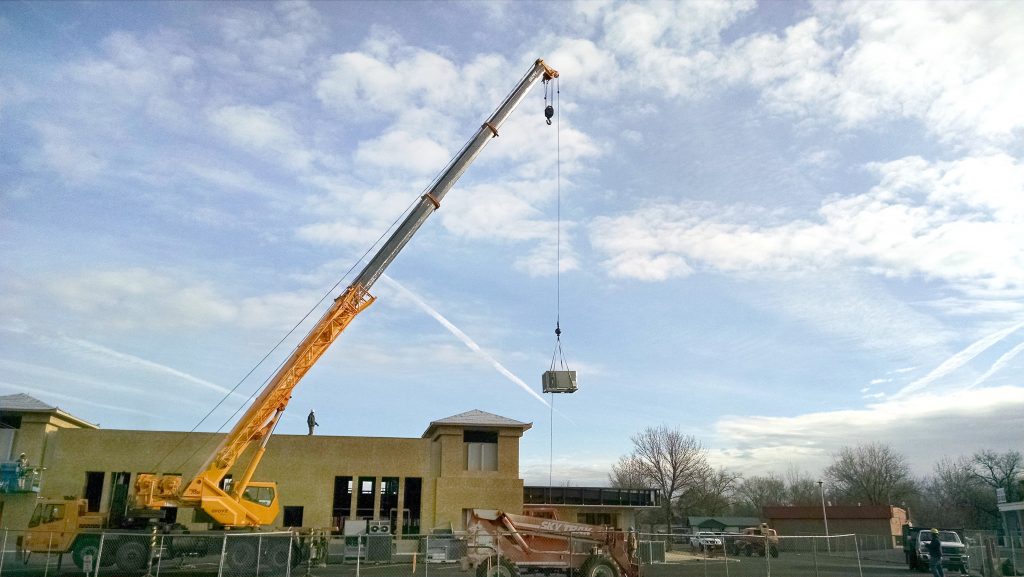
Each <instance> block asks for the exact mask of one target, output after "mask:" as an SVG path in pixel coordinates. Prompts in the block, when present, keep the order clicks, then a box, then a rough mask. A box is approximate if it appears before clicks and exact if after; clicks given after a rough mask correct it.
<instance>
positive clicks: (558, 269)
mask: <svg viewBox="0 0 1024 577" xmlns="http://www.w3.org/2000/svg"><path fill="white" fill-rule="evenodd" d="M552 92H553V93H554V94H551V93H552ZM549 95H550V97H551V103H549V102H548V98H549ZM561 96H562V87H561V84H560V79H559V78H555V79H554V87H551V86H550V84H549V83H545V84H544V104H545V106H544V116H546V117H547V122H548V124H549V125H550V124H551V117H552V115H554V116H555V198H556V201H555V214H556V217H555V218H556V220H555V231H556V232H555V350H554V351H553V352H552V354H551V368H550V369H549V370H551V371H554V370H555V369H556V368H557V366H556V362H555V359H556V357H557V359H558V363H557V364H558V366H561V368H562V370H568V367H567V365H566V362H565V354H564V353H563V352H562V324H561V323H562V106H561V104H562V103H561ZM552 104H554V105H555V106H552ZM550 395H551V402H550V403H549V404H548V408H549V411H550V414H549V415H548V419H549V422H550V423H551V427H550V429H549V435H550V436H549V439H548V443H549V446H548V501H549V502H550V501H551V491H552V485H553V473H554V462H555V393H554V392H553V391H552V392H551V393H550Z"/></svg>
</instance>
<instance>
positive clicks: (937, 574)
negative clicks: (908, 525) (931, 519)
mask: <svg viewBox="0 0 1024 577" xmlns="http://www.w3.org/2000/svg"><path fill="white" fill-rule="evenodd" d="M927 547H928V568H929V569H931V570H932V576H933V577H945V576H944V574H943V572H942V540H941V539H939V530H938V529H932V540H931V541H929V542H928V545H927Z"/></svg>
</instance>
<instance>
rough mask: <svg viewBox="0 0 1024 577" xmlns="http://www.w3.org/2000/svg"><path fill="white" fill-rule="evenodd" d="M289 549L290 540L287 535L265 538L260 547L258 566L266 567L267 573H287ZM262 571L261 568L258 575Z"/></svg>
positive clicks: (261, 573)
mask: <svg viewBox="0 0 1024 577" xmlns="http://www.w3.org/2000/svg"><path fill="white" fill-rule="evenodd" d="M290 549H291V542H290V539H289V538H287V537H269V538H265V539H264V540H263V546H262V548H261V549H260V568H261V569H262V568H263V567H266V574H267V575H284V574H285V573H287V569H286V568H287V567H288V553H289V550H290ZM263 573H264V571H263V570H261V571H260V575H263Z"/></svg>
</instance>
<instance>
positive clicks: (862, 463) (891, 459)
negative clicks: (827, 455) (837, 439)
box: [825, 443, 917, 505]
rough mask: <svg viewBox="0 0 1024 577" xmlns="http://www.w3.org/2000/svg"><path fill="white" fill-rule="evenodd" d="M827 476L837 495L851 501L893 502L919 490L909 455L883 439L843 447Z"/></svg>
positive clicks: (900, 500)
mask: <svg viewBox="0 0 1024 577" xmlns="http://www.w3.org/2000/svg"><path fill="white" fill-rule="evenodd" d="M825 477H826V478H827V479H828V480H829V484H830V485H831V486H832V488H833V490H834V492H835V493H836V495H837V496H838V497H840V498H841V499H843V500H844V501H846V502H847V503H851V504H852V503H862V504H867V505H891V504H894V503H900V502H902V501H905V500H906V499H907V497H909V496H911V495H914V494H915V493H916V492H917V489H916V486H915V483H914V480H913V478H912V477H911V476H910V467H909V465H907V461H906V458H904V457H903V455H901V454H899V453H897V452H896V451H894V450H893V449H892V447H890V446H888V445H884V444H881V443H870V444H867V445H858V446H856V447H852V448H851V447H843V448H842V449H840V450H839V453H838V454H837V455H836V456H835V457H834V458H833V461H832V464H831V465H829V466H828V468H827V469H825Z"/></svg>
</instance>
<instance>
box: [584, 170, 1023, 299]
mask: <svg viewBox="0 0 1024 577" xmlns="http://www.w3.org/2000/svg"><path fill="white" fill-rule="evenodd" d="M870 168H871V170H873V171H875V172H876V173H877V174H879V175H880V177H881V178H880V182H879V184H878V185H876V186H875V187H874V188H872V189H871V190H870V191H868V192H865V193H863V194H858V195H854V196H849V197H837V198H832V199H829V200H826V201H825V202H823V203H822V205H821V207H820V209H819V210H818V215H817V219H816V220H809V219H791V220H788V221H786V220H785V219H784V217H785V215H782V214H772V213H768V212H767V211H764V210H757V209H752V208H751V207H740V206H734V207H728V208H718V207H713V206H710V205H706V204H697V203H692V202H684V203H679V204H668V203H661V204H656V205H652V206H647V207H643V208H640V209H637V210H635V211H633V212H631V213H628V214H625V215H623V216H618V217H599V218H596V219H594V221H593V222H592V224H591V229H590V236H591V242H592V244H593V245H594V246H595V248H597V249H598V250H599V251H600V252H601V253H603V254H604V255H605V257H606V259H605V266H606V267H607V268H608V270H609V273H610V274H611V275H613V276H623V277H634V278H640V279H645V280H663V279H665V278H670V277H673V276H685V275H687V274H690V273H691V272H692V270H693V269H694V268H695V267H697V266H704V267H708V268H711V269H715V270H720V271H726V272H752V271H759V270H774V271H817V270H824V269H828V268H833V267H836V266H839V265H844V266H853V267H858V268H861V269H863V270H866V271H869V272H872V273H874V274H878V275H883V276H894V277H911V276H920V277H924V278H928V279H938V280H943V281H946V282H948V283H955V284H956V285H957V286H961V285H962V286H964V287H967V286H974V287H979V288H990V289H995V290H1001V289H1007V288H1008V289H1011V290H1012V289H1016V288H1019V287H1022V286H1024V235H1021V234H1019V230H1020V229H1021V227H1022V226H1024V218H1022V216H1021V214H1022V213H1021V207H1020V201H1019V200H1016V199H1019V198H1021V194H1020V191H1021V190H1024V164H1021V163H1019V162H1016V161H1015V160H1014V159H1012V158H1010V157H1008V156H1006V155H1001V154H999V155H991V156H983V157H969V158H965V159H961V160H958V161H951V162H934V163H928V162H926V161H924V160H922V159H920V158H917V157H910V158H904V159H901V160H897V161H893V162H890V163H880V164H874V165H872V166H871V167H870ZM638 263H639V264H638Z"/></svg>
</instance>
